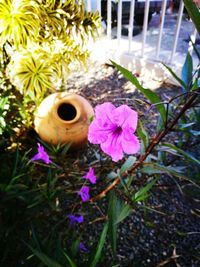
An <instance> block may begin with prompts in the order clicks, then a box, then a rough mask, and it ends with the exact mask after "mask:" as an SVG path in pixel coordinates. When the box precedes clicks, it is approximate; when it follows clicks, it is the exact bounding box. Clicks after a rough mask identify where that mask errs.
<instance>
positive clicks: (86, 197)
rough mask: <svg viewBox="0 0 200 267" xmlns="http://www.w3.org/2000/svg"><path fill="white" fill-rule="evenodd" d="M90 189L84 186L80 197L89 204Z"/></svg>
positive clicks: (79, 193)
mask: <svg viewBox="0 0 200 267" xmlns="http://www.w3.org/2000/svg"><path fill="white" fill-rule="evenodd" d="M89 191H90V188H89V187H88V186H84V185H83V186H82V187H81V189H80V191H79V192H78V195H79V196H80V197H81V199H82V201H83V202H87V201H88V200H89V199H90V195H89Z"/></svg>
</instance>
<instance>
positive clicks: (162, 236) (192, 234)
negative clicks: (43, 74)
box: [68, 63, 200, 267]
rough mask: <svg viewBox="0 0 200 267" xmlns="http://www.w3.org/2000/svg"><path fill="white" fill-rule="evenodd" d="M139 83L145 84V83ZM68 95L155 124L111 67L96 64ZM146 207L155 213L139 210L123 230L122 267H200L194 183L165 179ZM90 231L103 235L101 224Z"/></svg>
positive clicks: (165, 92)
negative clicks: (121, 108)
mask: <svg viewBox="0 0 200 267" xmlns="http://www.w3.org/2000/svg"><path fill="white" fill-rule="evenodd" d="M139 79H140V81H141V82H142V83H145V82H146V81H145V77H141V78H140V77H139ZM152 79H153V78H152ZM68 90H69V91H70V92H77V93H80V94H81V95H83V96H85V97H86V98H87V99H88V100H90V101H91V103H92V104H93V106H95V105H96V104H100V103H103V102H105V101H112V102H113V103H114V104H115V105H120V104H122V103H123V104H128V105H129V106H131V107H133V108H135V109H136V108H137V110H138V112H139V116H140V117H142V116H143V117H144V116H146V115H147V114H148V120H151V125H152V124H153V122H154V120H155V113H154V110H152V109H151V110H149V109H148V108H149V107H148V105H146V106H145V108H144V105H145V103H144V102H143V100H144V99H143V97H142V96H141V95H140V93H138V92H137V91H136V90H135V88H134V86H133V85H132V84H130V83H129V82H126V81H125V79H124V78H123V77H122V76H121V75H119V74H118V73H117V72H116V71H115V70H114V69H113V68H112V67H111V66H108V65H99V64H97V63H93V65H91V66H90V68H89V71H88V72H85V71H80V72H72V74H71V75H70V77H69V80H68ZM179 90H180V89H179V88H177V87H175V86H172V85H169V84H163V85H160V87H159V88H158V89H156V91H157V92H158V93H159V94H160V95H161V98H162V99H165V100H166V99H167V98H170V97H172V96H174V94H177V93H178V92H180V91H179ZM137 99H139V100H140V101H137ZM150 128H151V127H150ZM151 130H152V129H151ZM186 189H187V190H186ZM186 192H189V193H187V194H186ZM195 192H196V193H195ZM146 205H147V206H148V207H150V208H152V209H153V210H155V211H150V210H145V209H144V208H142V207H141V206H140V205H138V206H137V207H136V209H135V211H134V212H133V213H132V214H131V216H129V217H128V219H126V220H125V221H124V222H123V223H121V224H120V227H119V240H118V249H117V256H116V259H115V261H116V262H117V263H119V265H117V266H122V267H129V266H130V267H145V266H148V267H161V266H167V267H199V266H200V190H199V189H197V188H195V187H194V186H192V184H191V183H188V182H185V181H180V180H175V179H174V178H172V177H167V176H162V177H161V179H160V180H159V181H158V182H157V184H156V186H155V187H154V188H153V189H152V190H151V193H150V197H149V199H148V203H146ZM90 231H92V234H94V232H95V231H96V233H97V235H98V234H99V231H100V230H99V228H98V224H97V226H96V224H95V226H94V227H93V229H92V228H90ZM93 231H94V232H93ZM111 261H112V260H111V259H110V256H109V255H108V256H107V257H105V266H112V265H111V264H110V265H109V262H111ZM100 266H102V265H100Z"/></svg>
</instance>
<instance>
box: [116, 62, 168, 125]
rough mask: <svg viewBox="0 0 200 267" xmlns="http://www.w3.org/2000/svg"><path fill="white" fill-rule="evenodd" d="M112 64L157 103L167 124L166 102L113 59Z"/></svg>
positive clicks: (154, 103) (152, 102) (153, 102)
mask: <svg viewBox="0 0 200 267" xmlns="http://www.w3.org/2000/svg"><path fill="white" fill-rule="evenodd" d="M111 62H112V64H113V65H114V66H115V67H116V68H117V69H118V70H119V71H120V72H121V73H122V74H123V76H124V77H125V78H126V79H127V80H129V81H130V82H131V83H132V84H134V85H135V86H136V88H137V89H138V90H139V91H140V92H141V93H142V94H143V95H144V96H145V97H146V98H147V99H148V100H149V101H151V104H153V105H156V108H157V110H158V112H159V113H160V116H161V118H162V121H163V124H165V122H166V111H165V106H164V104H162V103H161V100H160V98H159V96H158V95H157V94H156V93H155V92H153V91H151V90H149V89H147V88H144V87H143V86H142V85H141V84H140V83H139V81H138V80H137V78H136V77H135V76H134V75H133V74H132V73H131V72H130V71H128V70H127V69H125V68H123V67H122V66H120V65H118V64H117V63H115V62H113V61H111Z"/></svg>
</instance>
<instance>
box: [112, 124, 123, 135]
mask: <svg viewBox="0 0 200 267" xmlns="http://www.w3.org/2000/svg"><path fill="white" fill-rule="evenodd" d="M121 133H122V128H121V126H117V127H116V129H115V130H114V134H116V135H120V134H121Z"/></svg>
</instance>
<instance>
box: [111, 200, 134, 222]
mask: <svg viewBox="0 0 200 267" xmlns="http://www.w3.org/2000/svg"><path fill="white" fill-rule="evenodd" d="M131 210H132V208H131V206H130V205H128V204H124V203H123V205H122V207H121V211H120V213H119V214H118V216H117V220H116V222H115V224H118V223H120V222H122V221H123V220H124V219H125V218H126V217H128V216H129V215H130V212H131Z"/></svg>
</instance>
